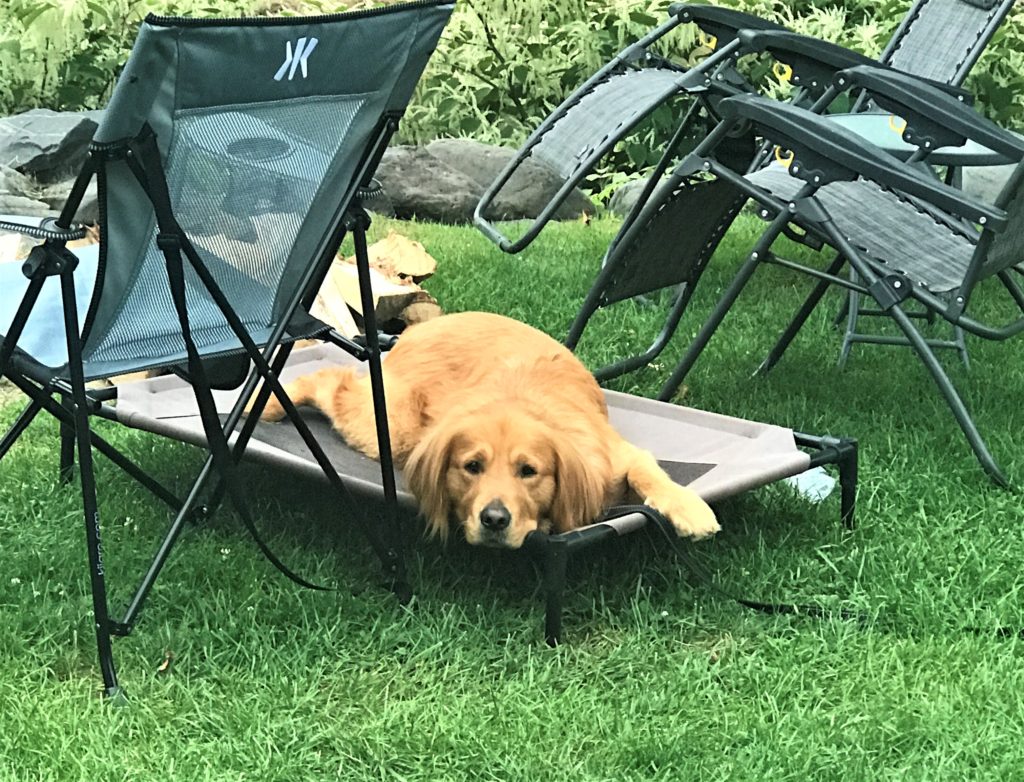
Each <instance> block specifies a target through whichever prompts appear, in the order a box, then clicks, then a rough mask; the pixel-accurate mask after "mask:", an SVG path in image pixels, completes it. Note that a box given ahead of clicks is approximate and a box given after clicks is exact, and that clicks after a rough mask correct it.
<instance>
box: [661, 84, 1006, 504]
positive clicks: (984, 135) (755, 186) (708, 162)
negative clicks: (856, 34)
mask: <svg viewBox="0 0 1024 782" xmlns="http://www.w3.org/2000/svg"><path fill="white" fill-rule="evenodd" d="M836 83H837V85H838V86H839V87H841V88H843V89H847V88H853V89H859V90H866V91H867V92H868V93H870V95H871V98H872V100H874V101H875V102H877V103H878V104H879V105H880V106H881V107H883V108H884V109H886V110H887V111H890V112H892V113H893V114H894V115H896V116H899V117H901V118H902V119H903V120H905V121H906V128H905V130H904V132H903V138H904V140H905V141H907V142H909V143H911V144H914V145H916V146H918V147H919V148H920V149H921V151H922V153H929V152H930V151H932V150H941V149H943V148H949V147H959V146H963V145H965V144H966V143H967V142H968V141H971V142H975V143H977V144H980V145H982V146H984V147H986V148H988V149H990V150H993V151H994V152H996V153H998V154H1000V155H1002V156H1004V157H1005V158H1006V159H1007V160H1010V161H1013V162H1014V163H1016V164H1017V168H1016V169H1015V172H1014V173H1013V174H1012V175H1011V177H1010V179H1009V180H1008V182H1007V183H1006V185H1005V187H1004V189H1003V191H1002V192H1001V193H1000V194H999V196H998V197H997V198H996V200H995V202H994V203H992V204H988V203H983V202H980V201H977V200H975V199H973V198H970V197H968V196H967V195H966V194H964V193H963V192H962V191H960V190H957V189H955V188H952V187H950V186H948V185H946V184H944V183H943V182H940V181H939V180H938V179H936V178H935V177H933V176H931V175H930V173H927V172H924V173H923V172H922V171H921V169H920V168H917V167H912V166H910V165H908V164H906V163H903V162H901V161H899V160H897V159H896V158H894V157H893V156H891V155H889V154H887V153H886V152H884V151H882V150H881V149H879V148H878V147H875V146H873V145H871V144H869V143H868V142H866V141H864V140H863V139H862V138H860V137H859V136H857V135H856V134H853V133H851V132H849V131H848V130H846V129H844V128H842V127H839V126H837V125H835V124H834V123H831V122H829V121H828V120H827V119H825V118H823V117H821V116H819V115H816V114H812V113H810V112H808V111H805V110H803V109H800V108H797V107H794V106H789V105H785V104H779V103H774V102H772V101H768V100H765V99H764V98H759V97H756V96H741V97H735V98H730V99H728V100H726V101H723V102H722V110H723V115H724V117H725V119H724V120H723V122H722V124H721V125H720V126H719V127H718V128H716V129H715V130H714V131H713V132H712V133H711V134H710V135H709V136H708V138H707V139H706V140H705V141H704V142H702V143H701V144H700V145H699V146H698V147H697V149H696V150H694V152H693V153H691V154H690V155H689V156H688V157H687V158H685V159H684V160H683V161H682V163H681V164H680V168H681V169H682V170H684V171H693V170H703V171H708V172H710V173H711V174H713V175H714V176H715V177H717V178H719V179H720V180H723V181H724V182H728V183H729V184H731V185H732V186H734V187H736V188H738V189H739V190H741V191H742V192H743V193H744V194H745V195H746V196H748V197H750V198H752V199H753V200H754V201H755V202H756V203H757V204H758V206H759V208H760V210H761V213H762V216H763V217H765V219H767V220H769V221H770V224H769V226H768V228H767V229H766V230H765V232H764V234H763V235H762V236H761V238H760V239H759V240H758V241H757V243H756V244H755V246H754V247H753V249H752V251H751V252H750V254H749V255H748V256H747V259H746V260H745V262H744V263H743V265H742V266H741V268H740V270H739V271H738V273H737V275H736V277H735V278H734V280H733V282H732V283H731V284H730V286H729V287H728V288H727V289H726V291H725V292H724V293H723V295H722V298H721V300H720V301H719V303H718V304H717V305H716V307H715V309H714V311H713V312H712V314H711V315H710V316H709V318H708V320H707V321H706V322H705V324H704V326H703V327H702V328H701V330H700V332H699V333H698V334H697V336H696V338H695V340H694V342H693V343H692V345H691V346H690V348H689V350H688V351H687V352H686V354H685V355H684V356H683V358H682V360H681V361H680V363H679V364H678V365H677V367H676V368H675V370H674V372H673V373H672V376H671V377H670V378H669V380H668V382H667V383H666V384H665V386H664V387H663V388H662V390H661V392H660V394H659V398H661V399H669V398H671V397H672V395H673V394H674V392H675V390H676V389H677V388H678V387H679V384H680V383H681V382H682V381H683V379H684V378H685V377H686V375H687V373H688V372H689V370H690V368H691V367H692V366H693V364H694V363H695V362H696V360H697V358H698V357H699V355H700V353H701V352H702V351H703V349H704V347H705V346H706V345H707V342H708V340H709V339H710V338H711V336H712V334H713V333H714V331H715V330H716V329H717V327H718V325H719V324H720V323H721V321H722V319H723V318H724V317H725V315H726V314H727V312H728V311H729V310H730V309H731V308H732V307H733V305H734V304H735V303H736V302H737V299H738V297H739V295H740V293H741V292H742V290H743V287H744V286H745V284H746V283H747V281H748V280H749V279H750V277H751V275H752V274H753V273H754V272H755V271H756V270H757V268H758V267H760V266H761V265H762V264H775V265H781V266H783V267H785V268H789V269H792V270H795V271H799V272H803V273H806V274H809V275H810V276H812V277H813V278H815V279H817V280H818V282H817V284H816V285H815V287H814V289H813V290H812V292H811V293H810V295H809V296H808V298H807V300H806V301H805V303H804V305H803V306H802V307H801V308H800V310H799V311H798V313H797V315H796V316H795V318H794V319H793V321H792V322H791V323H790V325H789V326H788V327H787V328H786V330H785V331H784V333H783V334H782V336H781V337H780V339H779V341H778V342H777V344H776V345H775V347H774V348H773V349H772V350H771V352H770V354H769V355H768V357H767V358H766V359H765V361H764V362H763V363H762V364H761V367H760V370H759V371H760V372H767V371H768V370H769V369H771V368H772V366H774V365H775V363H776V362H777V361H778V360H779V359H780V358H781V357H782V355H783V353H784V352H785V350H786V348H787V347H788V345H789V344H790V342H791V341H792V339H793V337H794V336H795V335H796V333H797V332H798V331H799V330H800V328H801V326H802V325H803V323H804V322H805V321H806V320H807V318H808V317H809V316H810V314H811V312H812V311H813V310H814V308H815V307H816V306H817V304H818V303H819V302H820V300H821V298H822V296H823V295H824V293H825V291H826V290H827V289H828V288H829V286H830V285H836V286H839V287H841V288H844V289H846V290H852V291H856V292H857V293H859V294H860V295H861V296H863V297H864V298H865V299H867V300H869V301H871V302H872V303H873V304H874V305H875V306H876V307H877V308H878V311H879V312H880V313H882V314H884V315H885V316H887V317H888V318H890V319H891V320H892V321H893V322H894V323H895V325H896V326H897V327H898V328H899V330H900V331H901V332H902V334H903V335H904V341H905V344H909V345H910V346H911V347H912V348H913V349H914V351H915V352H916V353H917V354H918V356H919V357H920V359H921V360H922V362H923V363H924V364H925V366H926V368H927V369H928V371H929V372H930V374H931V375H932V377H933V379H934V380H935V382H936V384H937V385H938V386H939V389H940V391H941V392H942V394H943V396H944V397H945V399H946V402H947V403H948V404H949V406H950V408H951V410H952V412H953V414H954V416H955V417H956V420H957V423H958V424H959V425H960V427H961V429H962V430H963V432H964V434H965V435H966V437H967V439H968V442H969V443H970V446H971V448H972V449H973V451H974V453H975V455H976V457H977V458H978V460H979V462H980V463H981V465H982V467H983V468H984V469H985V471H986V472H987V473H988V475H989V476H990V477H991V478H992V480H993V481H995V482H996V483H998V484H1000V485H1004V486H1005V485H1007V481H1006V478H1005V476H1004V475H1003V473H1002V472H1001V470H1000V469H999V467H998V465H997V464H996V462H995V460H994V459H993V457H992V455H991V454H990V453H989V451H988V448H987V447H986V445H985V442H984V440H983V439H982V437H981V435H980V433H979V432H978V430H977V427H976V426H975V424H974V421H973V420H972V418H971V416H970V414H969V413H968V411H967V408H966V406H965V405H964V403H963V401H962V400H961V398H960V396H959V394H958V393H957V391H956V389H955V388H954V387H953V384H952V383H951V381H950V380H949V377H948V376H947V375H946V373H945V371H944V369H943V368H942V365H941V364H940V363H939V361H938V360H937V358H936V356H935V354H934V352H933V345H931V344H930V343H929V341H928V340H926V339H925V338H924V337H923V336H922V335H921V333H920V332H919V331H918V329H917V328H916V327H915V325H914V323H913V321H912V320H911V319H910V317H909V316H908V313H906V312H904V310H903V309H902V307H901V305H902V303H903V302H907V301H913V302H916V303H917V304H918V305H920V306H922V307H924V308H925V310H926V311H928V312H931V313H934V315H935V316H936V317H938V318H942V319H944V320H946V321H948V322H949V323H951V324H953V325H955V326H959V327H961V328H963V329H964V330H965V331H967V332H969V333H971V334H974V335H976V336H979V337H982V338H984V339H990V340H1004V339H1008V338H1009V337H1011V336H1013V335H1015V334H1018V333H1019V332H1021V331H1024V291H1022V290H1021V288H1020V286H1019V284H1018V280H1017V278H1016V274H1017V270H1016V268H1015V267H1016V266H1017V265H1018V264H1019V263H1020V262H1021V260H1022V257H1024V239H1022V237H1024V163H1022V161H1024V141H1022V140H1021V139H1020V138H1019V137H1018V136H1015V135H1013V134H1011V133H1008V132H1006V131H1004V130H1002V129H1001V128H999V127H998V126H996V125H994V124H992V123H991V122H988V121H987V120H985V119H984V118H982V117H981V116H980V115H979V114H977V113H976V112H975V111H974V110H973V109H971V108H969V107H968V106H965V105H964V104H963V103H962V102H961V101H958V100H956V99H955V98H953V97H951V96H950V95H948V94H946V93H944V92H942V91H940V90H936V89H933V88H931V87H929V86H928V85H922V84H921V83H920V82H919V81H916V80H914V79H913V78H912V77H908V76H906V75H904V74H900V73H898V72H896V71H892V70H888V71H887V70H883V69H879V68H871V67H864V66H859V67H855V68H852V69H850V70H847V71H842V72H840V73H839V74H838V75H837V77H836ZM738 123H743V124H750V125H753V126H754V128H755V130H756V132H757V133H758V134H759V135H760V136H762V137H763V138H766V139H768V140H769V141H771V142H772V143H773V144H776V145H778V147H780V148H781V149H783V150H789V151H790V153H791V155H786V154H783V157H784V158H786V159H788V161H789V162H788V164H787V165H780V164H778V163H772V164H770V165H768V166H766V167H764V168H762V169H760V170H758V171H755V172H753V173H746V172H744V171H743V170H737V169H735V168H732V167H730V165H729V164H727V163H723V162H722V161H720V160H718V159H717V156H716V153H715V149H716V147H717V145H718V142H719V140H720V139H721V138H723V137H724V136H726V135H727V134H728V133H729V132H730V128H731V127H732V126H735V125H736V124H738ZM924 160H925V161H927V160H928V157H927V156H926V157H924ZM745 173H746V175H745ZM790 224H796V225H798V226H799V227H800V228H801V229H803V230H804V231H806V232H807V234H808V235H809V236H810V237H812V238H813V239H814V240H815V241H816V242H817V243H818V246H819V247H823V248H826V249H827V250H828V251H832V252H834V253H835V255H834V257H833V259H832V260H831V262H830V263H829V265H828V266H827V268H825V269H824V270H822V269H819V268H817V267H810V266H807V265H804V264H799V263H796V262H794V261H791V260H788V259H786V258H783V257H781V256H780V255H778V254H777V253H776V252H774V251H773V249H772V246H773V244H774V242H775V240H776V239H777V238H778V237H779V236H780V235H781V234H782V233H783V232H784V231H785V229H786V228H787V226H789V225H790ZM847 264H849V266H850V267H851V268H852V269H853V271H854V272H855V273H856V276H855V278H852V279H843V278H841V277H839V276H838V274H839V272H840V271H841V269H842V268H843V266H845V265H847ZM990 277H992V278H997V279H998V280H999V281H1000V282H1001V283H1002V285H1003V288H1004V289H1005V291H1006V293H1007V295H1008V297H1009V299H1010V303H1011V304H1013V305H1014V306H1015V308H1016V309H1017V310H1019V311H1020V312H1019V314H1018V317H1017V318H1016V319H1015V320H1012V321H1009V322H1008V323H1006V324H1005V325H1002V326H992V325H989V324H987V323H985V322H981V321H979V320H977V319H975V318H974V317H972V316H970V315H969V314H968V308H969V306H970V304H971V301H972V295H973V294H974V293H975V288H976V286H977V285H978V284H979V283H980V282H982V281H983V280H985V279H986V278H990ZM900 344H903V343H900Z"/></svg>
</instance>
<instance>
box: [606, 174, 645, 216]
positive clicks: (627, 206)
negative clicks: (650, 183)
mask: <svg viewBox="0 0 1024 782" xmlns="http://www.w3.org/2000/svg"><path fill="white" fill-rule="evenodd" d="M646 186H647V180H646V179H631V180H630V181H629V182H626V183H625V184H623V185H620V186H619V187H618V188H616V190H615V192H614V193H612V197H611V198H609V199H608V211H609V212H611V213H612V214H613V215H616V216H617V217H625V216H626V215H628V214H629V211H630V210H631V209H632V208H633V204H635V203H636V202H637V199H639V198H640V193H641V192H643V189H644V187H646Z"/></svg>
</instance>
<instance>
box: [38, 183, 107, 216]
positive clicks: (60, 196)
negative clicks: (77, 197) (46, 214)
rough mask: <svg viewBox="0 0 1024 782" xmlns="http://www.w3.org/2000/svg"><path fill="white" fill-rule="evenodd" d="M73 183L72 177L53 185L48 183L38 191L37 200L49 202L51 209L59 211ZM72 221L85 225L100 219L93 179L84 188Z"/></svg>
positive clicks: (97, 195) (97, 197)
mask: <svg viewBox="0 0 1024 782" xmlns="http://www.w3.org/2000/svg"><path fill="white" fill-rule="evenodd" d="M74 184H75V180H74V179H68V180H65V181H64V182H58V183H57V184H55V185H48V186H47V187H45V188H43V189H42V190H41V191H39V196H38V197H39V200H40V201H44V202H45V203H47V204H49V206H50V208H51V209H53V210H54V211H56V212H59V211H60V210H61V209H63V208H64V204H65V202H66V201H67V200H68V196H69V195H70V194H71V188H72V186H73V185H74ZM74 221H75V222H76V223H84V224H86V225H92V224H95V223H98V222H99V221H100V201H99V194H98V193H97V189H96V180H95V179H94V180H93V181H92V183H91V184H90V185H89V187H87V188H86V190H85V195H84V196H83V197H82V203H81V204H79V205H78V211H77V212H76V213H75V217H74Z"/></svg>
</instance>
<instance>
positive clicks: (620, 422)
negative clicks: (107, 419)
mask: <svg viewBox="0 0 1024 782" xmlns="http://www.w3.org/2000/svg"><path fill="white" fill-rule="evenodd" d="M358 363H359V362H358V359H357V358H354V357H353V356H351V355H350V354H349V353H348V352H346V351H345V350H342V349H341V348H339V347H335V346H333V345H318V346H316V347H311V348H303V349H297V350H295V351H294V352H293V353H292V354H291V356H290V357H289V359H288V362H287V364H286V366H285V369H284V371H283V372H282V373H281V378H282V380H284V381H289V380H292V379H294V378H296V377H298V376H300V375H305V374H309V373H311V372H315V371H316V370H318V369H321V368H324V367H327V366H331V365H334V366H346V365H352V364H358ZM605 395H606V398H607V401H608V410H609V415H610V417H611V420H612V423H613V425H614V426H615V428H616V429H617V430H618V431H619V432H620V433H621V434H622V435H623V436H624V437H626V438H627V439H628V440H629V441H630V442H633V443H635V444H636V445H639V446H641V447H643V448H646V449H648V450H650V451H651V452H653V453H654V455H655V456H656V457H657V459H658V462H659V464H661V466H662V467H663V468H664V469H665V470H666V472H668V474H669V475H670V476H672V478H673V479H674V480H675V481H677V482H678V483H680V484H684V485H688V486H690V488H692V489H693V490H694V491H696V492H697V493H698V494H700V496H701V497H703V498H704V499H705V500H706V501H707V502H710V503H714V502H716V501H718V500H722V499H725V498H726V497H731V496H734V495H737V494H741V493H742V492H745V491H748V490H750V489H755V488H758V487H760V486H764V485H766V484H769V483H772V482H774V481H777V480H781V479H783V478H788V477H790V476H793V475H797V474H799V473H801V472H803V471H805V470H808V469H811V468H812V467H815V466H818V465H823V464H835V465H837V466H838V469H839V479H840V484H841V489H842V504H841V513H842V519H843V522H844V524H846V525H847V526H852V524H853V514H854V503H855V499H856V484H857V444H856V441H854V440H851V439H848V438H833V437H814V436H810V435H805V434H799V433H796V432H793V431H792V430H790V429H785V428H783V427H779V426H772V425H769V424H762V423H757V422H754V421H747V420H744V419H741V418H731V417H729V416H724V415H718V414H716V413H708V412H704V411H700V410H694V409H692V408H687V407H680V406H678V405H673V404H668V403H666V402H657V401H654V400H650V399H645V398H643V397H638V396H633V395H630V394H622V393H617V392H615V391H605ZM214 396H215V399H216V403H217V408H218V410H219V411H221V412H222V413H226V412H227V411H229V410H230V409H231V407H232V404H233V403H234V402H235V397H236V396H237V392H236V391H218V392H214ZM114 410H115V411H116V412H115V415H116V418H117V420H119V421H120V422H121V423H123V424H125V425H127V426H130V427H133V428H135V429H142V430H146V431H149V432H153V433H155V434H159V435H164V436H166V437H171V438H174V439H176V440H181V441H184V442H189V443H192V444H195V445H202V446H205V445H206V437H205V435H204V434H203V424H202V420H201V419H200V416H199V410H198V408H197V407H196V403H195V395H194V393H193V392H192V389H191V387H190V386H189V385H188V383H186V382H185V381H184V380H182V379H181V378H179V377H177V376H175V375H166V376H162V377H156V378H151V379H149V380H142V381H138V382H133V383H123V384H122V385H120V386H118V387H117V404H116V407H115V408H114ZM302 413H303V416H304V419H305V420H306V422H307V424H308V425H309V428H310V430H311V431H312V432H313V434H314V435H315V436H316V438H317V440H318V441H319V443H320V444H321V445H322V447H323V449H324V451H325V452H326V454H327V455H328V457H329V458H330V460H331V462H332V463H333V465H334V467H335V469H336V470H337V472H338V474H339V475H340V476H341V478H342V480H343V481H344V482H345V483H346V484H347V486H348V488H349V489H350V490H352V491H353V492H357V493H359V494H360V495H363V496H366V497H368V498H371V499H375V500H377V501H379V502H381V503H383V502H384V490H383V487H382V482H381V469H380V465H379V464H378V463H377V462H375V461H373V460H372V459H369V458H367V457H366V456H364V455H363V454H361V453H359V452H357V451H355V450H353V449H352V448H349V447H348V446H347V445H346V444H345V442H344V441H343V440H342V439H341V437H340V436H339V435H338V434H337V433H335V432H334V431H333V430H332V428H331V425H330V422H329V421H328V419H327V418H326V417H325V416H323V415H321V414H320V413H319V412H318V411H316V410H313V409H312V408H303V410H302ZM245 456H246V458H251V459H256V460H259V461H262V462H265V463H268V464H270V465H274V466H276V467H279V468H282V469H286V470H293V471H295V472H296V473H299V474H302V475H306V476H308V477H310V478H314V479H319V480H324V477H323V476H324V473H323V471H322V470H321V469H320V467H319V466H318V464H317V462H316V461H315V459H314V458H313V455H312V454H311V453H310V451H309V449H308V448H307V447H306V445H305V444H304V443H303V441H302V438H301V436H300V435H299V433H298V432H297V431H296V429H295V427H294V426H293V425H292V424H291V423H287V422H281V423H273V424H268V423H266V422H260V424H259V425H257V426H256V428H255V430H254V432H253V435H252V440H251V441H250V442H249V443H248V446H247V447H246V449H245ZM397 478H398V498H399V502H400V503H401V504H402V505H403V506H404V507H405V508H407V509H409V510H413V509H415V501H414V499H413V497H412V495H411V494H409V492H408V490H407V489H406V488H405V486H404V484H403V482H402V479H401V475H398V476H397ZM659 521H662V520H661V519H659V514H657V512H655V511H653V510H652V509H650V508H646V507H643V506H639V507H638V506H628V507H622V508H612V509H610V510H609V511H608V512H607V513H606V514H605V516H604V517H603V518H602V519H600V520H597V521H595V523H593V524H591V525H588V526H586V527H581V528H579V529H576V530H573V531H571V532H566V533H561V534H546V533H543V532H540V531H537V532H532V533H530V534H529V535H528V536H527V538H526V541H525V543H524V548H525V549H526V550H527V551H529V552H531V553H532V554H533V555H535V556H536V558H537V559H538V561H539V563H540V567H541V570H542V573H543V580H544V593H545V598H546V603H547V605H546V617H545V638H546V640H547V642H548V643H550V644H555V643H557V642H558V641H559V640H560V638H561V634H562V596H563V592H564V589H565V581H566V567H567V564H568V560H569V557H570V555H572V554H575V553H577V552H579V551H580V550H582V549H585V548H587V547H589V546H591V545H593V544H595V543H597V542H599V541H601V540H605V539H607V538H610V537H615V536H623V535H626V534H629V533H632V532H636V531H638V530H640V529H642V528H643V527H645V526H646V525H647V524H649V523H652V522H659Z"/></svg>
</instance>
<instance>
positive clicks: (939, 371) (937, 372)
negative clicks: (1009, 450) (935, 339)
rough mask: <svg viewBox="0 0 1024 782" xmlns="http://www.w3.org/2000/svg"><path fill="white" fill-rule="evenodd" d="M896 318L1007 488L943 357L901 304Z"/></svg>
mask: <svg viewBox="0 0 1024 782" xmlns="http://www.w3.org/2000/svg"><path fill="white" fill-rule="evenodd" d="M890 312H891V314H892V317H893V319H894V320H895V321H896V323H897V324H898V325H899V327H900V328H901V329H902V330H903V333H904V334H906V336H907V339H908V340H909V342H910V344H911V346H913V348H914V350H916V351H917V354H918V356H920V357H921V360H922V361H923V362H924V365H925V366H926V367H927V368H928V371H929V372H931V374H932V378H933V379H934V380H935V383H936V385H938V387H939V390H940V391H941V392H942V395H943V396H944V397H945V399H946V403H947V404H948V405H949V407H950V409H951V410H952V411H953V416H954V417H955V418H956V421H957V423H958V424H959V425H960V429H961V430H963V433H964V435H966V437H967V442H968V443H970V446H971V449H972V450H973V451H974V455H975V456H976V457H977V459H978V461H979V462H980V463H981V466H982V468H983V469H984V470H985V472H986V473H987V474H988V476H989V477H990V478H991V479H992V481H993V482H994V483H996V484H997V485H999V486H1002V487H1003V488H1009V486H1010V482H1009V481H1008V480H1007V479H1006V476H1005V475H1003V472H1002V470H1000V469H999V465H997V464H996V461H995V459H993V458H992V454H990V453H989V450H988V447H987V446H986V445H985V441H984V440H983V439H982V437H981V433H980V432H979V431H978V427H977V426H976V425H975V423H974V420H973V419H972V418H971V414H970V413H969V412H968V411H967V407H966V406H965V405H964V402H963V400H962V399H961V398H960V394H959V393H957V390H956V388H955V387H954V386H953V383H952V382H951V381H950V379H949V376H948V375H947V374H946V371H945V370H944V369H943V368H942V365H941V364H940V363H939V360H938V359H937V358H936V357H935V353H934V352H933V351H932V349H931V348H930V347H929V346H928V344H927V343H926V342H925V339H924V337H922V336H921V334H920V332H919V331H918V330H917V329H916V328H915V327H914V324H913V323H912V322H911V320H910V318H909V317H908V316H907V314H906V313H905V312H903V310H901V309H900V308H899V307H898V306H896V307H893V308H892V309H891V311H890Z"/></svg>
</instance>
